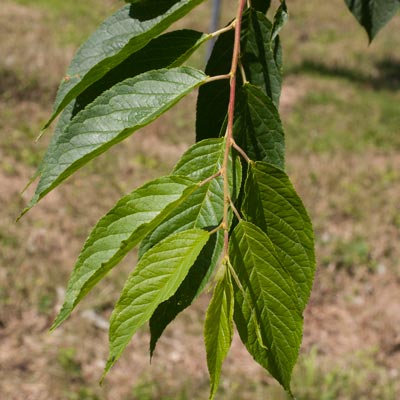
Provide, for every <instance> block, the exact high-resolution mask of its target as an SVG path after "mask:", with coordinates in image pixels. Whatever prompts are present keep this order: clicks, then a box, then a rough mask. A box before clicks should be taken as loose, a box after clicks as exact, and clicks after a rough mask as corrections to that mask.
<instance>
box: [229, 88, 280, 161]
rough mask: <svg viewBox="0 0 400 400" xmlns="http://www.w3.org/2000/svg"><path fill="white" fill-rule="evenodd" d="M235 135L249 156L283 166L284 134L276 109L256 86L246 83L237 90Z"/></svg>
mask: <svg viewBox="0 0 400 400" xmlns="http://www.w3.org/2000/svg"><path fill="white" fill-rule="evenodd" d="M234 136H235V140H236V142H237V143H238V144H239V146H240V147H242V148H243V149H245V151H246V153H247V155H248V156H249V157H250V159H252V160H255V161H266V162H269V163H271V164H273V165H275V166H277V167H279V168H281V169H284V167H285V135H284V132H283V127H282V122H281V120H280V117H279V113H278V110H277V109H276V107H275V106H274V104H273V103H272V100H271V99H270V98H269V97H268V96H267V95H265V94H264V92H263V91H262V90H261V89H259V88H258V87H256V86H253V85H251V84H248V83H246V84H245V85H244V86H243V87H242V89H241V91H240V92H239V100H238V104H237V112H236V119H235V125H234Z"/></svg>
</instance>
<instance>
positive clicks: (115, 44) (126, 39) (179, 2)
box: [45, 0, 203, 128]
mask: <svg viewBox="0 0 400 400" xmlns="http://www.w3.org/2000/svg"><path fill="white" fill-rule="evenodd" d="M202 1H203V0H157V1H153V0H152V1H150V2H149V1H147V2H140V3H137V4H132V5H126V6H124V7H122V8H121V9H120V10H118V11H117V12H116V13H115V14H113V15H112V16H111V17H109V18H108V19H106V20H105V21H104V22H103V24H102V25H100V27H99V28H98V29H97V30H96V32H94V33H93V34H92V36H91V37H90V38H89V39H88V40H87V41H86V42H85V43H84V44H83V45H82V46H81V47H80V48H79V49H78V51H77V53H76V55H75V57H74V58H73V60H72V62H71V64H70V66H69V68H68V71H67V75H66V77H65V79H64V80H63V81H62V82H61V85H60V87H59V89H58V93H57V97H56V101H55V105H54V112H53V115H52V116H51V118H50V120H49V121H48V122H47V124H46V126H45V128H46V127H47V126H49V125H50V123H51V122H52V121H53V120H54V118H55V117H56V116H57V115H58V114H59V113H60V112H61V111H62V109H63V108H65V107H66V106H67V104H68V103H70V102H71V101H72V100H73V99H74V98H75V97H77V96H78V95H79V94H80V93H82V92H83V91H84V90H85V89H86V88H88V87H89V86H91V85H92V84H93V83H94V82H96V81H98V80H99V79H101V78H102V77H103V76H104V75H106V74H107V73H108V72H109V71H110V70H112V69H113V68H114V67H116V66H117V65H118V64H120V63H121V62H123V61H124V60H126V59H127V58H128V57H129V56H131V55H132V54H133V53H135V52H136V51H138V50H140V49H141V48H143V47H144V46H146V44H147V43H148V42H149V41H150V40H151V39H153V38H154V37H155V36H157V35H159V34H160V33H161V32H163V31H164V30H165V29H167V28H168V27H169V26H170V25H171V24H172V23H173V22H175V21H177V20H178V19H180V18H182V17H183V16H184V15H185V14H187V13H188V12H189V11H191V10H192V9H193V8H194V7H196V6H197V5H198V4H200V3H201V2H202ZM150 3H151V4H150Z"/></svg>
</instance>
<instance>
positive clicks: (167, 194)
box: [51, 176, 198, 329]
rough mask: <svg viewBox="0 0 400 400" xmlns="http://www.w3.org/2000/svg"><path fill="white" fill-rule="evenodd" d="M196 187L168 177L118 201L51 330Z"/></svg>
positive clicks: (85, 252) (85, 253) (83, 256)
mask: <svg viewBox="0 0 400 400" xmlns="http://www.w3.org/2000/svg"><path fill="white" fill-rule="evenodd" d="M197 187H198V186H197V185H196V184H194V182H193V181H192V180H191V179H188V178H184V177H179V176H167V177H163V178H159V179H155V180H153V181H151V182H148V183H146V184H145V185H143V186H142V187H140V188H138V189H136V190H134V191H133V192H132V193H130V194H128V195H126V196H124V197H123V198H122V199H121V200H119V201H118V202H117V204H116V205H115V206H114V207H113V208H112V209H111V210H110V211H109V212H108V213H107V214H106V215H105V216H104V217H103V218H101V219H100V221H99V222H98V223H97V225H96V226H95V228H94V229H93V231H92V232H91V233H90V235H89V237H88V239H87V240H86V243H85V245H84V246H83V249H82V251H81V253H80V255H79V258H78V260H77V262H76V264H75V267H74V270H73V272H72V275H71V278H70V280H69V283H68V288H67V293H66V296H65V300H64V304H63V307H62V309H61V311H60V313H59V314H58V316H57V318H56V320H55V322H54V324H53V326H52V328H51V329H55V328H56V327H57V326H59V325H60V324H61V323H62V322H63V321H65V320H66V319H67V318H68V317H69V315H70V314H71V312H72V310H73V309H74V308H75V307H76V305H77V304H78V303H79V302H80V301H81V300H82V298H83V297H84V296H86V294H87V293H88V292H89V291H90V290H91V289H92V288H93V287H94V286H95V285H96V284H97V283H98V282H99V281H100V280H101V279H102V278H103V277H104V276H105V275H106V274H107V273H108V272H109V271H110V270H111V269H112V268H113V267H114V266H115V265H116V264H118V263H119V262H120V261H121V260H122V258H123V257H125V255H126V254H127V253H128V252H129V251H130V250H131V249H132V248H133V247H134V246H136V245H137V244H138V243H139V242H140V241H141V240H142V239H143V238H144V237H145V236H146V235H147V234H148V233H149V232H151V231H152V230H153V229H154V228H155V227H156V226H157V225H158V224H159V223H160V222H162V221H163V220H164V219H165V218H166V217H167V216H168V215H169V214H170V213H171V212H172V211H173V210H174V209H175V207H177V206H178V205H179V204H181V203H182V202H183V201H185V199H187V197H188V196H189V195H190V194H191V193H193V191H194V190H195V189H196V188H197Z"/></svg>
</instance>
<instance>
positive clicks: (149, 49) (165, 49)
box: [52, 29, 210, 142]
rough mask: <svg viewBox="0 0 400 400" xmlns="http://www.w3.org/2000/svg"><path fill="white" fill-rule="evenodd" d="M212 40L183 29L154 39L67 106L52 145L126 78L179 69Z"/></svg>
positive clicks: (207, 36)
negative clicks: (105, 93) (93, 103)
mask: <svg viewBox="0 0 400 400" xmlns="http://www.w3.org/2000/svg"><path fill="white" fill-rule="evenodd" d="M209 38H210V35H205V34H203V33H201V32H197V31H193V30H190V29H183V30H179V31H173V32H168V33H165V34H164V35H161V36H159V37H157V38H155V39H153V40H151V41H150V42H149V43H148V44H147V45H146V46H145V47H143V48H142V49H140V50H139V51H137V52H136V53H134V54H132V55H131V56H130V57H128V58H127V59H126V60H125V61H123V62H122V63H121V64H118V65H117V66H116V67H114V68H113V69H112V70H110V71H109V72H107V73H106V74H105V75H104V76H103V77H102V78H101V79H99V80H98V81H96V82H94V83H93V84H92V85H91V86H89V87H88V88H87V89H85V90H84V91H83V92H82V93H81V94H79V96H77V98H76V99H75V100H73V101H72V102H71V103H70V104H68V106H67V107H66V108H65V109H64V111H63V112H62V114H61V117H60V119H59V121H58V123H57V126H56V130H55V134H54V136H53V139H52V142H54V141H55V140H56V139H57V137H58V136H59V135H60V134H61V133H62V132H63V130H64V128H65V127H66V126H67V125H68V124H69V123H70V121H71V120H72V119H73V118H74V117H75V115H76V114H77V113H78V112H79V111H81V110H83V109H84V108H85V107H86V106H87V105H88V104H90V103H92V102H93V100H95V99H96V97H98V96H100V95H101V94H102V93H103V92H105V91H106V90H108V89H110V88H112V87H113V86H114V85H116V84H117V83H119V82H121V81H123V80H125V79H128V78H133V77H134V76H137V75H140V74H142V73H144V72H146V71H150V70H153V69H161V68H167V67H168V68H172V67H177V66H179V65H180V64H182V63H183V62H184V61H186V59H187V58H188V57H189V56H190V55H191V54H192V53H193V51H194V50H196V49H197V48H198V47H199V46H200V45H201V44H202V43H204V42H205V41H207V40H208V39H209ZM155 55H157V56H155Z"/></svg>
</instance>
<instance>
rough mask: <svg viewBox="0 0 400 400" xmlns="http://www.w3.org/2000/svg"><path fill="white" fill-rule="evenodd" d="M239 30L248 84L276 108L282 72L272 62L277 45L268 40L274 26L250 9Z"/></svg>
mask: <svg viewBox="0 0 400 400" xmlns="http://www.w3.org/2000/svg"><path fill="white" fill-rule="evenodd" d="M242 26H243V33H242V35H241V41H240V46H241V62H242V64H243V67H244V70H245V72H246V77H247V79H248V81H249V82H250V83H252V84H253V85H255V86H258V87H259V88H260V89H262V90H263V92H264V93H265V94H266V95H268V96H269V97H270V98H271V99H272V101H273V102H274V104H275V106H276V107H277V108H278V106H279V98H280V94H281V89H282V71H281V66H280V65H279V62H280V60H278V62H277V60H276V59H275V58H276V53H277V52H279V51H280V50H279V47H280V45H279V42H277V44H276V43H275V40H274V41H273V40H272V39H271V38H272V29H273V26H272V24H271V22H270V21H269V20H268V19H267V17H266V16H265V15H264V14H262V13H260V12H257V11H255V10H253V9H249V10H248V11H247V12H246V13H244V14H243V22H242ZM275 46H278V49H276V48H275Z"/></svg>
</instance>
